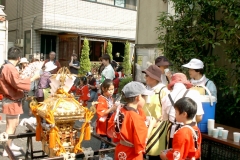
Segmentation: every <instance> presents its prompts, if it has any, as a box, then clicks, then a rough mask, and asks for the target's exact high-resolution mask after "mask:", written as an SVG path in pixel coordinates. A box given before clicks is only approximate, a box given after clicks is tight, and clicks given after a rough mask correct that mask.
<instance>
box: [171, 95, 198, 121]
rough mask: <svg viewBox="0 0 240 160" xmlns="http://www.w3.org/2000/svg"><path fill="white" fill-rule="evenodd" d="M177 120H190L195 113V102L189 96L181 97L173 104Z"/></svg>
mask: <svg viewBox="0 0 240 160" xmlns="http://www.w3.org/2000/svg"><path fill="white" fill-rule="evenodd" d="M174 108H175V111H176V120H177V122H184V121H186V120H192V119H193V118H194V116H195V115H196V113H197V104H196V102H194V101H193V100H192V99H191V98H188V97H183V98H181V99H179V100H178V101H177V102H176V103H175V104H174Z"/></svg>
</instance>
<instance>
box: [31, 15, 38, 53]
mask: <svg viewBox="0 0 240 160" xmlns="http://www.w3.org/2000/svg"><path fill="white" fill-rule="evenodd" d="M36 17H37V16H36ZM36 17H34V18H33V21H32V24H31V47H30V54H31V55H32V54H33V47H32V46H33V23H34V21H35V18H36Z"/></svg>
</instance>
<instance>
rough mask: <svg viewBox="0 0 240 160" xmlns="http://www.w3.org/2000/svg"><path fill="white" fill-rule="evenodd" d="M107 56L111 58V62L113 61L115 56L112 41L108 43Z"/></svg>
mask: <svg viewBox="0 0 240 160" xmlns="http://www.w3.org/2000/svg"><path fill="white" fill-rule="evenodd" d="M106 51H107V54H108V55H109V56H110V58H111V61H112V60H113V56H112V43H111V42H110V41H108V43H107V50H106Z"/></svg>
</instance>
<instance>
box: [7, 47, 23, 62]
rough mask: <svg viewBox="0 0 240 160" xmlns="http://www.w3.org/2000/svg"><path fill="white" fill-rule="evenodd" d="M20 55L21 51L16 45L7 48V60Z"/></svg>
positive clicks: (15, 58) (14, 58)
mask: <svg viewBox="0 0 240 160" xmlns="http://www.w3.org/2000/svg"><path fill="white" fill-rule="evenodd" d="M20 57H22V51H21V49H20V48H18V47H11V48H9V50H8V59H9V60H17V59H18V58H20Z"/></svg>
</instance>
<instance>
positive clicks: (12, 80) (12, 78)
mask: <svg viewBox="0 0 240 160" xmlns="http://www.w3.org/2000/svg"><path fill="white" fill-rule="evenodd" d="M3 74H4V75H5V80H6V81H7V82H8V83H9V84H11V85H12V86H13V87H14V88H15V89H20V90H25V91H29V90H30V87H31V82H33V81H35V79H36V78H37V77H38V76H39V75H34V76H33V77H32V78H26V79H21V78H20V76H19V73H18V71H17V69H14V70H11V71H7V70H6V72H4V73H3Z"/></svg>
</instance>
